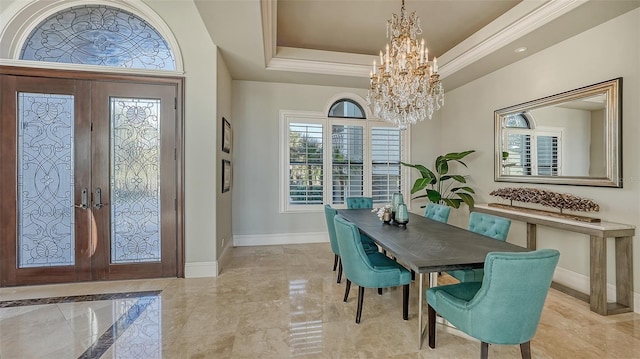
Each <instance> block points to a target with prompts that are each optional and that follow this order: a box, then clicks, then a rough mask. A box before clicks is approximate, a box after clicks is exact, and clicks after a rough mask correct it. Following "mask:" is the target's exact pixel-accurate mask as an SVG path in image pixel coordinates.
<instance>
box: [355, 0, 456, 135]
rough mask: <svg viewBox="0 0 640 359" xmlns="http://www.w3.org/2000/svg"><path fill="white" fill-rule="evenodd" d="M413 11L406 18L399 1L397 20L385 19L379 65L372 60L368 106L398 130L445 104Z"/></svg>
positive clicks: (438, 79)
mask: <svg viewBox="0 0 640 359" xmlns="http://www.w3.org/2000/svg"><path fill="white" fill-rule="evenodd" d="M420 34H422V28H421V27H420V18H419V17H418V16H416V13H415V11H414V12H412V13H411V14H410V15H408V16H407V11H406V10H405V8H404V0H402V8H401V12H400V17H399V18H398V15H396V14H393V16H392V18H391V19H389V20H387V38H390V39H391V45H389V44H387V47H386V49H385V52H384V53H383V52H382V51H380V64H379V65H378V64H377V63H376V60H374V61H373V69H372V71H371V72H370V78H371V83H370V85H371V86H370V88H369V93H368V95H367V103H368V105H369V106H370V107H371V110H372V111H373V113H374V115H375V116H376V117H378V118H381V119H383V120H385V121H388V122H391V123H394V124H395V125H396V126H398V128H400V129H401V130H404V129H406V128H407V127H409V125H412V124H415V123H416V122H417V121H418V120H420V121H422V120H424V119H425V118H426V117H427V116H429V119H431V117H432V116H433V113H434V111H437V110H439V109H440V107H441V106H443V105H444V88H443V87H442V83H441V82H440V75H438V60H437V59H436V58H435V57H434V58H433V61H429V50H428V49H427V47H426V46H425V43H424V39H422V40H421V41H420V42H418V40H417V39H416V35H420Z"/></svg>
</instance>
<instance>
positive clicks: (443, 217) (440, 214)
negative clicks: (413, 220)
mask: <svg viewBox="0 0 640 359" xmlns="http://www.w3.org/2000/svg"><path fill="white" fill-rule="evenodd" d="M450 213H451V207H449V206H443V205H441V204H436V203H429V204H428V205H427V209H426V210H425V211H424V216H425V217H427V218H429V219H433V220H434V221H438V222H443V223H447V221H449V214H450Z"/></svg>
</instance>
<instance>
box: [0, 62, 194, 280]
mask: <svg viewBox="0 0 640 359" xmlns="http://www.w3.org/2000/svg"><path fill="white" fill-rule="evenodd" d="M0 75H2V76H0V85H3V84H4V83H3V81H10V80H7V78H8V77H6V76H4V75H11V76H29V77H41V78H52V79H67V80H87V81H110V82H122V83H136V84H150V85H158V84H160V85H172V86H175V88H176V100H175V109H176V121H175V158H176V168H177V174H176V178H175V183H176V203H175V207H176V218H175V227H176V236H177V238H176V272H177V273H176V274H175V275H176V276H177V277H184V265H185V261H184V78H182V77H175V76H146V75H140V76H138V75H125V74H112V73H102V72H87V71H69V70H50V69H40V68H28V67H17V66H0ZM5 87H6V86H2V88H5ZM4 96H11V94H8V93H4V91H0V103H2V101H1V98H2V97H4ZM0 106H1V105H0ZM5 111H11V109H10V108H2V107H0V114H2V115H3V116H4V114H5V113H6V112H5ZM6 130H7V129H4V130H3V131H0V138H1V139H3V141H2V144H0V155H2V158H3V162H4V158H6V157H5V154H8V153H16V152H15V151H16V148H15V147H14V148H10V147H9V146H13V145H14V144H13V142H15V141H10V142H7V141H4V138H5V137H6V136H15V131H13V132H11V131H9V132H10V133H7V132H6ZM8 130H11V129H8ZM3 132H4V133H3ZM14 162H15V161H14ZM0 176H2V178H5V179H6V178H13V180H12V181H10V183H7V182H4V181H3V182H4V184H3V183H0V195H2V194H3V193H7V192H6V191H13V192H15V190H16V187H15V178H16V169H15V166H14V168H11V166H5V165H2V166H0ZM12 184H13V185H14V186H13V187H11V185H12ZM6 202H10V203H6ZM15 206H16V203H15V202H11V201H0V214H2V216H0V217H1V218H0V225H1V226H5V224H7V223H11V221H15V216H13V217H12V216H5V214H7V213H10V212H12V211H15ZM4 228H7V227H4ZM7 237H12V238H11V240H12V241H15V233H13V235H12V233H7V232H6V231H3V232H2V238H0V249H1V250H2V251H3V252H4V251H5V250H7V249H9V248H7V246H5V243H7V242H8V238H7ZM5 253H6V252H5ZM14 253H15V251H14ZM2 262H3V263H2V264H0V287H1V286H7V285H15V278H8V277H6V274H7V273H8V272H10V269H11V268H7V267H6V266H7V265H12V264H9V263H5V262H7V261H2ZM78 280H83V278H79V279H78Z"/></svg>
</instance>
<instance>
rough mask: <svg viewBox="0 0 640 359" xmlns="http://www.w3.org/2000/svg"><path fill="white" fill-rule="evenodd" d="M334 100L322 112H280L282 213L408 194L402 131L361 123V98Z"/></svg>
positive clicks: (387, 125) (382, 124) (379, 201)
mask: <svg viewBox="0 0 640 359" xmlns="http://www.w3.org/2000/svg"><path fill="white" fill-rule="evenodd" d="M345 95H347V96H349V97H351V96H353V97H354V98H357V96H354V95H351V94H345ZM335 98H337V100H335V101H334V99H335ZM335 98H334V99H332V100H331V101H333V102H328V103H331V106H330V107H328V111H327V112H325V113H304V112H298V111H281V121H282V122H283V126H282V129H283V132H282V134H281V137H280V138H281V139H282V140H284V141H286V142H285V143H282V146H281V149H282V151H283V152H282V155H281V158H282V159H283V161H282V162H281V165H280V168H281V171H282V178H283V179H285V180H284V181H283V182H282V189H281V193H282V200H281V202H280V203H281V207H280V208H281V210H282V211H283V212H289V211H305V210H313V209H320V208H321V205H322V204H330V205H332V206H337V207H344V206H345V205H346V198H347V197H361V196H366V197H372V198H373V202H374V203H375V204H385V203H390V202H391V194H393V193H396V192H402V191H404V192H407V191H408V187H407V183H406V182H407V181H406V179H405V178H403V176H402V172H403V169H402V165H401V163H400V161H406V158H408V153H406V151H405V148H406V147H405V146H404V141H405V135H404V134H405V133H406V131H400V130H399V129H398V128H397V127H395V126H394V125H393V124H390V123H387V122H383V121H377V120H375V119H373V120H367V118H366V112H365V110H364V108H363V107H362V105H361V104H360V103H362V102H364V100H362V101H361V102H360V103H359V102H358V101H357V100H354V99H351V98H347V97H342V95H337V97H335ZM325 109H326V107H325Z"/></svg>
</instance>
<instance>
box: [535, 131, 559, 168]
mask: <svg viewBox="0 0 640 359" xmlns="http://www.w3.org/2000/svg"><path fill="white" fill-rule="evenodd" d="M536 141H537V143H536V144H537V153H536V155H537V157H538V163H537V164H538V175H540V176H557V175H558V137H557V136H537V138H536Z"/></svg>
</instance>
